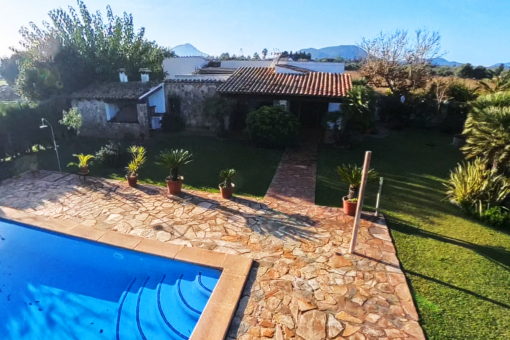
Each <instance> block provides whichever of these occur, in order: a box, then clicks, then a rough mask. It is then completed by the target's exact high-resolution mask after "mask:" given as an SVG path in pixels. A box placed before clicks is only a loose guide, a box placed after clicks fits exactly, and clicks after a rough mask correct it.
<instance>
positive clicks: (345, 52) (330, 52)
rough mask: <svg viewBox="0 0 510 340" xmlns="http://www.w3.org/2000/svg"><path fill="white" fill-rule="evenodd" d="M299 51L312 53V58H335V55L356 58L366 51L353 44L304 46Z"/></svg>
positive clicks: (362, 55) (363, 54) (361, 56)
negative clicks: (319, 46) (320, 46)
mask: <svg viewBox="0 0 510 340" xmlns="http://www.w3.org/2000/svg"><path fill="white" fill-rule="evenodd" d="M299 51H300V52H305V53H310V54H311V55H312V59H322V58H336V57H342V58H344V59H358V58H363V57H365V56H366V52H365V51H363V50H362V49H361V48H359V47H358V46H355V45H340V46H330V47H323V48H319V49H317V48H305V49H302V50H299Z"/></svg>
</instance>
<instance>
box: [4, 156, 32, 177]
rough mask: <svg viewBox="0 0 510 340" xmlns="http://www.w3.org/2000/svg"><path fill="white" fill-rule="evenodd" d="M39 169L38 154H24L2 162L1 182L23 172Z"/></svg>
mask: <svg viewBox="0 0 510 340" xmlns="http://www.w3.org/2000/svg"><path fill="white" fill-rule="evenodd" d="M35 170H37V156H36V155H24V156H22V157H19V158H15V159H13V160H11V161H9V162H2V163H0V182H1V181H3V180H6V179H7V178H11V177H14V176H16V175H19V174H21V173H23V172H27V171H35Z"/></svg>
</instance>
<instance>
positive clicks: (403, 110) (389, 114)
mask: <svg viewBox="0 0 510 340" xmlns="http://www.w3.org/2000/svg"><path fill="white" fill-rule="evenodd" d="M378 106H379V116H380V118H381V120H382V121H399V122H402V123H403V122H407V120H408V119H409V116H410V108H409V107H408V106H407V105H405V104H402V102H401V100H400V96H396V95H393V94H390V95H387V96H381V97H380V98H379V100H378Z"/></svg>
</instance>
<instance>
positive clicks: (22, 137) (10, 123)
mask: <svg viewBox="0 0 510 340" xmlns="http://www.w3.org/2000/svg"><path fill="white" fill-rule="evenodd" d="M67 108H68V106H67V104H66V103H64V102H61V101H58V100H52V101H49V102H47V103H45V104H40V105H29V104H26V103H12V104H3V103H0V159H3V158H7V157H17V156H18V155H21V154H25V153H30V152H32V149H33V147H34V146H38V145H42V146H45V147H49V146H51V145H52V144H53V140H52V136H51V132H50V131H49V129H40V128H39V126H40V125H41V118H45V119H47V120H48V121H49V122H50V124H51V125H52V126H53V129H54V133H55V137H56V139H57V140H58V139H62V138H63V137H65V130H64V129H62V128H61V127H60V125H59V124H58V120H59V119H60V118H61V112H62V110H64V109H67Z"/></svg>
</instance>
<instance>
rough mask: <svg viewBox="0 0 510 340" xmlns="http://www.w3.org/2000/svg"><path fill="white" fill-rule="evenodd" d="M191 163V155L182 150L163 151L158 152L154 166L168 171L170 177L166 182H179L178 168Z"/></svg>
mask: <svg viewBox="0 0 510 340" xmlns="http://www.w3.org/2000/svg"><path fill="white" fill-rule="evenodd" d="M191 161H193V155H192V154H190V153H189V152H188V151H184V150H163V151H161V152H160V154H159V156H158V158H157V161H156V164H157V165H161V166H163V167H165V168H167V169H170V176H169V177H167V178H166V179H167V181H168V180H170V181H178V180H179V167H181V166H185V165H186V164H188V163H190V162H191Z"/></svg>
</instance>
